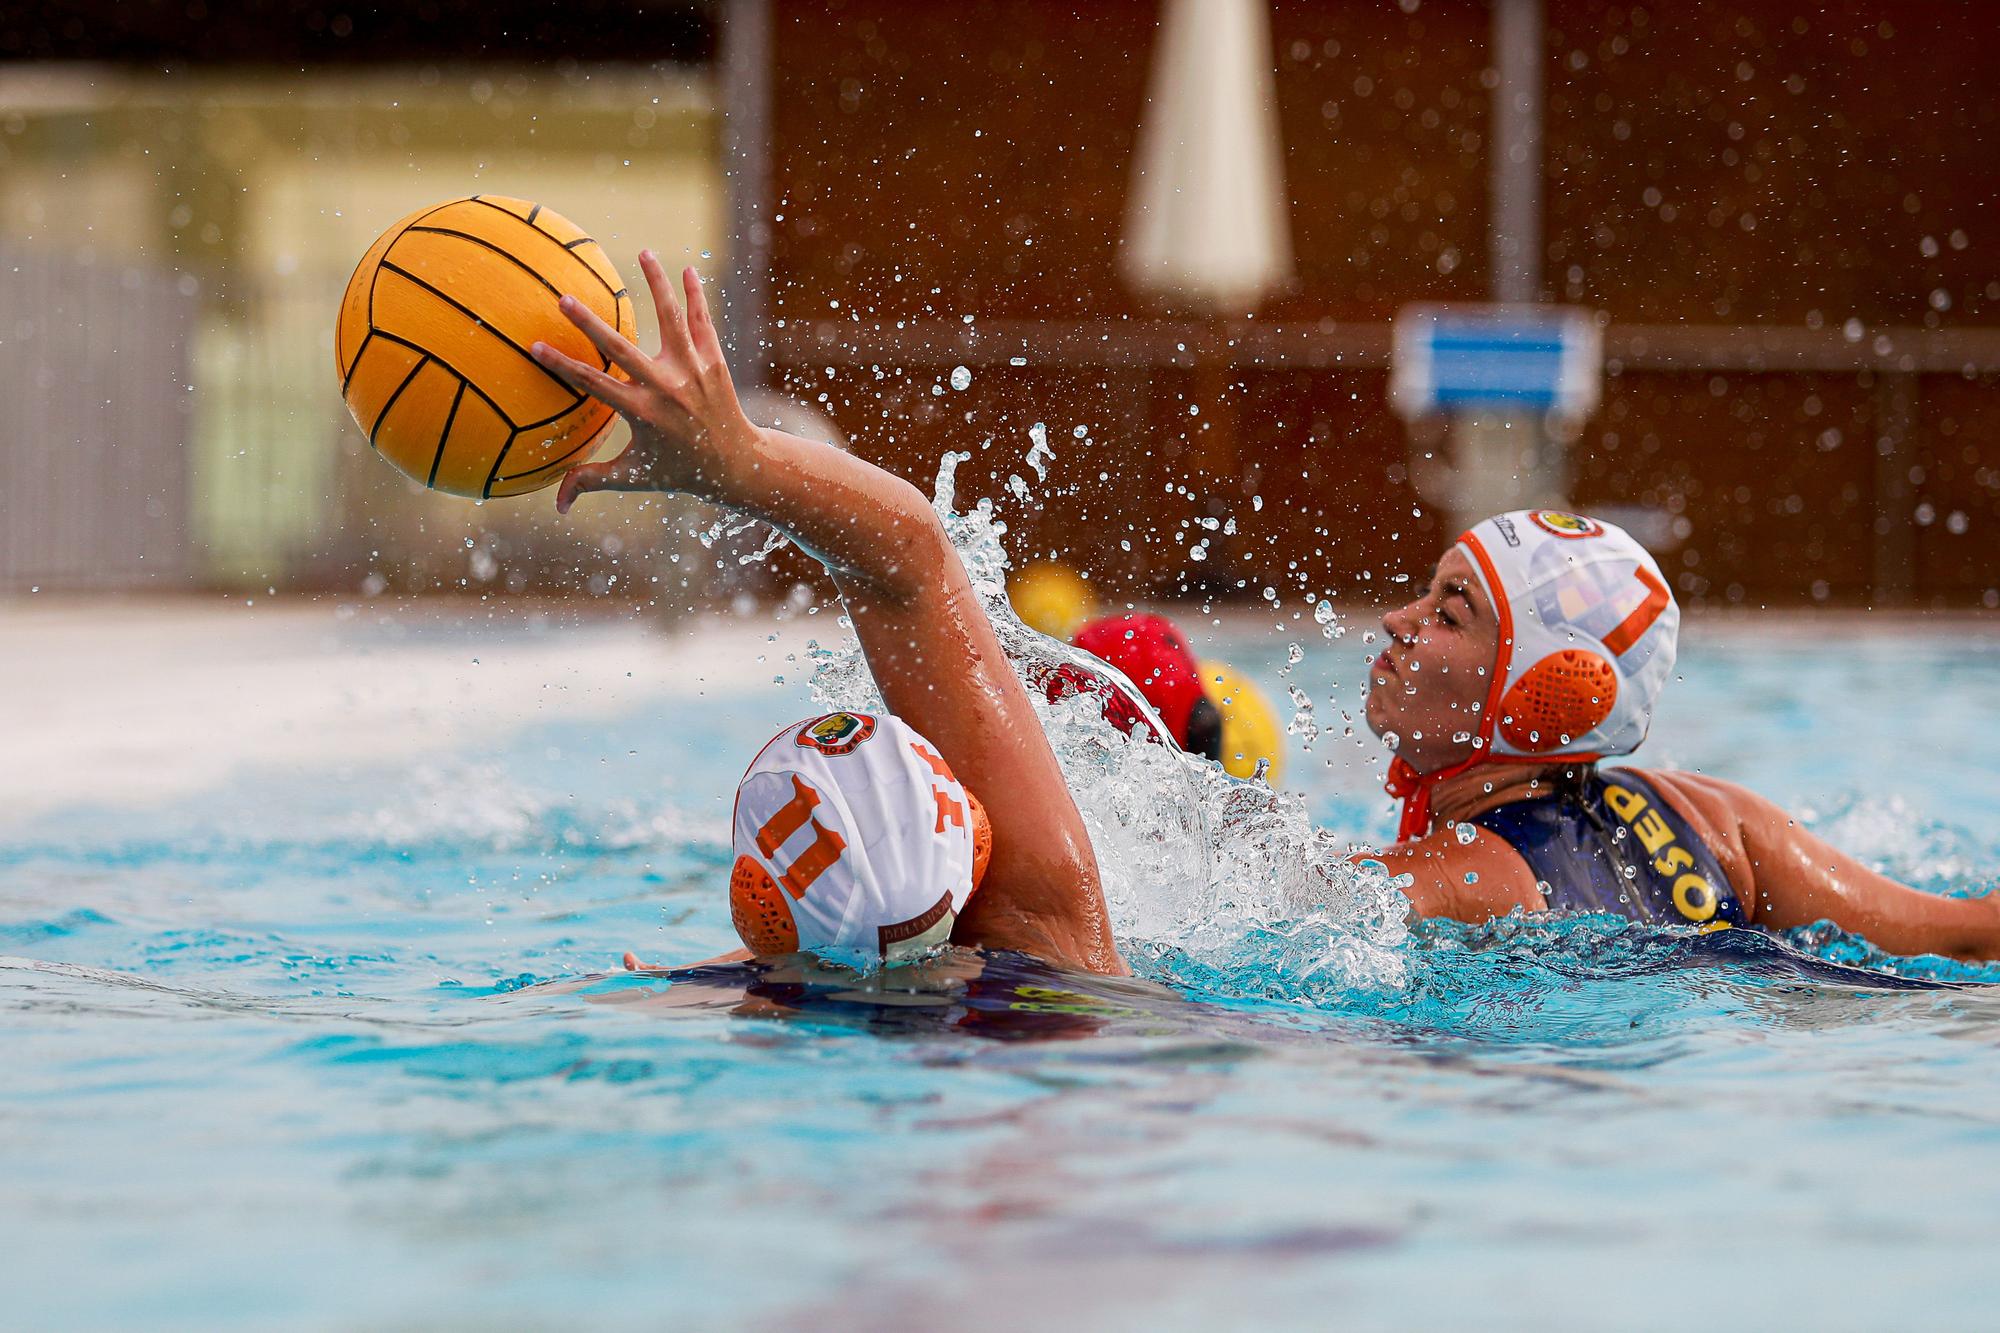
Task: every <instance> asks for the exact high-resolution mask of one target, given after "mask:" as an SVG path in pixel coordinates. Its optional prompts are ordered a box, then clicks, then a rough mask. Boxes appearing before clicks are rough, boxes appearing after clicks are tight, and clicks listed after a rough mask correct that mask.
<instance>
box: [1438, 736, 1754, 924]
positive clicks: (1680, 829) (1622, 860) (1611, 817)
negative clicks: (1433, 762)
mask: <svg viewBox="0 0 2000 1333" xmlns="http://www.w3.org/2000/svg"><path fill="white" fill-rule="evenodd" d="M1467 822H1468V823H1471V824H1474V825H1476V826H1478V827H1479V828H1483V829H1485V830H1487V831H1488V832H1489V833H1494V834H1497V835H1499V836H1500V837H1502V838H1505V839H1506V840H1507V843H1508V845H1509V846H1511V847H1513V849H1514V850H1515V851H1517V852H1519V853H1520V854H1521V859H1522V860H1524V861H1526V862H1527V863H1528V868H1529V869H1530V870H1532V871H1534V874H1535V879H1536V880H1537V881H1538V884H1537V887H1539V888H1540V889H1541V891H1542V893H1543V895H1544V896H1545V897H1546V898H1547V899H1548V903H1549V910H1551V911H1556V912H1610V913H1613V914H1614V915H1617V916H1625V917H1630V918H1631V919H1632V920H1634V921H1644V922H1650V923H1654V924H1659V925H1698V926H1708V927H1711V928H1715V927H1720V926H1723V925H1740V924H1741V923H1742V921H1743V908H1742V905H1741V904H1739V903H1738V902H1737V901H1736V894H1735V893H1734V892H1733V891H1732V890H1731V889H1730V887H1729V877H1728V876H1727V875H1725V874H1723V873H1722V865H1721V863H1720V862H1719V861H1717V860H1716V858H1715V853H1714V852H1713V851H1711V850H1710V849H1709V847H1708V844H1706V843H1704V842H1703V841H1702V840H1701V839H1700V838H1699V837H1697V836H1695V833H1694V830H1692V829H1690V828H1689V827H1688V825H1687V821H1686V820H1684V819H1682V818H1681V817H1680V814H1679V813H1678V812H1677V811H1676V810H1675V809H1674V808H1673V806H1671V805H1669V804H1667V802H1666V801H1665V800H1663V799H1662V798H1661V796H1660V793H1659V792H1658V791H1657V790H1655V789H1654V787H1653V784H1652V783H1650V782H1648V781H1646V779H1645V778H1644V777H1642V776H1641V775H1640V774H1638V773H1636V772H1634V771H1632V770H1631V769H1629V768H1613V769H1607V770H1605V771H1603V772H1599V771H1598V770H1597V769H1595V768H1591V769H1589V770H1587V773H1586V776H1584V777H1582V778H1581V779H1580V780H1579V781H1578V782H1577V784H1576V785H1575V786H1574V787H1572V788H1569V789H1566V790H1563V791H1561V792H1558V793H1557V794H1556V795H1553V796H1548V797H1543V798H1540V799H1537V800H1532V801H1515V802H1513V803H1512V804H1510V805H1503V806H1500V807H1498V808H1497V809H1493V810H1488V811H1487V812H1486V813H1485V814H1483V815H1474V816H1473V817H1472V818H1471V819H1470V820H1468V821H1467Z"/></svg>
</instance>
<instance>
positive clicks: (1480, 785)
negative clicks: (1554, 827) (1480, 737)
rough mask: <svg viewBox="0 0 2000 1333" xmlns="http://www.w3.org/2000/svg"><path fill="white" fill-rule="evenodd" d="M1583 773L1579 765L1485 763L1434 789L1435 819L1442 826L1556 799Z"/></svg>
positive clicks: (1432, 800) (1433, 815)
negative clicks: (1523, 803)
mask: <svg viewBox="0 0 2000 1333" xmlns="http://www.w3.org/2000/svg"><path fill="white" fill-rule="evenodd" d="M1580 771H1581V766H1580V765H1577V764H1532V765H1531V764H1481V765H1479V767H1477V768H1473V769H1469V770H1467V771H1466V772H1464V773H1459V774H1456V775H1454V776H1452V777H1448V778H1446V779H1444V780H1443V781H1442V782H1440V783H1438V784H1437V786H1436V787H1434V788H1432V789H1431V819H1432V821H1433V823H1434V825H1437V826H1442V825H1444V824H1446V823H1455V822H1457V821H1459V820H1465V819H1471V818H1472V817H1473V816H1475V815H1483V814H1485V813H1486V812H1487V811H1488V810H1493V809H1497V808H1498V807H1500V806H1503V805H1511V804H1512V803H1514V802H1515V801H1534V800H1540V799H1543V798H1544V797H1549V796H1553V795H1555V794H1556V793H1557V792H1559V791H1562V790H1563V789H1564V788H1565V787H1566V786H1568V785H1569V784H1571V783H1572V782H1574V781H1575V779H1576V775H1577V774H1578V773H1579V772H1580Z"/></svg>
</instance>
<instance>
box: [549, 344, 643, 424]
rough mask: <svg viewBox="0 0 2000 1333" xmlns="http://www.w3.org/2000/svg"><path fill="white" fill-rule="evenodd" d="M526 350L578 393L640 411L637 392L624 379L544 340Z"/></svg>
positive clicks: (624, 412)
mask: <svg viewBox="0 0 2000 1333" xmlns="http://www.w3.org/2000/svg"><path fill="white" fill-rule="evenodd" d="M528 353H529V355H531V356H533V357H534V358H535V360H536V361H537V362H539V363H540V364H542V365H543V366H546V367H547V368H548V369H549V370H550V371H552V372H554V374H555V376H556V378H557V379H560V380H561V381H562V382H563V383H564V384H567V385H569V387H570V388H572V389H575V390H576V391H577V392H578V393H587V394H589V395H590V396H591V397H592V398H595V399H596V400H597V401H598V402H600V403H603V404H604V405H605V406H606V407H609V408H610V409H611V410H612V411H614V412H618V413H620V414H622V415H624V416H628V417H629V416H632V415H634V414H636V413H637V412H638V411H639V408H640V399H639V392H638V390H637V389H635V388H634V387H633V386H632V385H631V384H630V383H628V382H627V381H625V380H621V379H616V378H613V377H612V376H610V375H607V374H605V373H604V372H603V371H601V370H599V369H598V368H597V367H596V366H593V365H590V364H588V363H587V362H583V361H579V360H577V359H576V358H575V357H573V356H568V355H565V354H564V353H562V352H559V351H557V350H556V349H555V348H553V347H551V346H549V345H548V344H547V343H545V342H538V343H535V344H533V345H531V346H530V347H529V348H528Z"/></svg>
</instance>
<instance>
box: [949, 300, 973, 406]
mask: <svg viewBox="0 0 2000 1333" xmlns="http://www.w3.org/2000/svg"><path fill="white" fill-rule="evenodd" d="M967 318H968V319H969V318H971V316H969V315H968V316H967ZM951 387H952V388H954V389H969V388H971V387H972V372H971V371H970V370H969V369H967V368H966V367H964V366H954V367H952V371H951Z"/></svg>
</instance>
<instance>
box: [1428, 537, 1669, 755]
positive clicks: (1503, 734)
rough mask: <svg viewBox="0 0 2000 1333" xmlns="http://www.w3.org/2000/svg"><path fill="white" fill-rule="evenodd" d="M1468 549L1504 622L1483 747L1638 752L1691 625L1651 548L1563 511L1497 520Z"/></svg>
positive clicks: (1510, 751)
mask: <svg viewBox="0 0 2000 1333" xmlns="http://www.w3.org/2000/svg"><path fill="white" fill-rule="evenodd" d="M1459 545H1460V546H1462V547H1464V548H1465V549H1466V551H1467V552H1468V553H1469V554H1470V555H1471V557H1472V563H1473V565H1474V567H1475V568H1477V569H1478V571H1479V576H1480V581H1481V582H1483V583H1484V584H1485V585H1486V595H1487V597H1488V598H1490V599H1491V600H1492V602H1493V606H1494V609H1495V613H1496V614H1497V615H1498V616H1499V618H1500V657H1499V661H1498V662H1497V663H1496V664H1495V667H1494V679H1493V690H1492V693H1491V695H1490V696H1489V698H1488V701H1487V705H1486V710H1485V712H1484V714H1483V715H1482V716H1481V718H1480V729H1479V735H1480V738H1481V739H1482V740H1483V741H1484V742H1485V752H1486V753H1487V754H1488V755H1489V756H1498V757H1505V758H1518V759H1529V758H1532V759H1553V758H1573V759H1584V760H1589V759H1599V758H1604V757H1606V756H1610V755H1620V754H1630V753H1631V752H1632V751H1634V750H1636V749H1638V748H1639V743H1640V742H1641V741H1643V740H1645V739H1646V729H1647V728H1648V727H1649V726H1651V725H1652V721H1653V705H1654V704H1655V703H1656V702H1658V700H1659V697H1660V690H1661V688H1662V687H1664V686H1665V684H1666V682H1667V677H1668V676H1669V675H1671V674H1672V672H1673V669H1674V653H1675V648H1676V643H1677V640H1678V638H1679V634H1680V623H1681V612H1680V607H1679V606H1677V605H1676V604H1675V603H1674V595H1673V593H1672V592H1671V591H1669V590H1668V588H1667V581H1666V579H1665V578H1664V577H1662V575H1661V573H1660V567H1659V565H1657V564H1656V563H1654V561H1653V557H1652V556H1651V555H1649V554H1647V552H1646V548H1645V547H1643V546H1641V545H1639V543H1638V542H1636V541H1634V540H1633V539H1632V537H1631V535H1630V534H1628V533H1626V532H1625V531H1624V530H1623V529H1622V528H1616V527H1613V526H1612V525H1611V524H1609V523H1605V522H1602V521H1600V520H1598V519H1594V518H1584V517H1582V516H1581V515H1578V514H1565V513H1562V512H1561V511H1559V510H1554V509H1521V510H1516V511H1515V512H1513V513H1511V514H1500V515H1497V516H1495V517H1493V518H1489V519H1487V520H1486V521H1485V522H1483V523H1480V524H1479V525H1477V526H1476V527H1474V528H1473V529H1472V530H1471V531H1470V532H1468V533H1466V534H1465V535H1464V536H1462V537H1460V538H1459Z"/></svg>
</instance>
